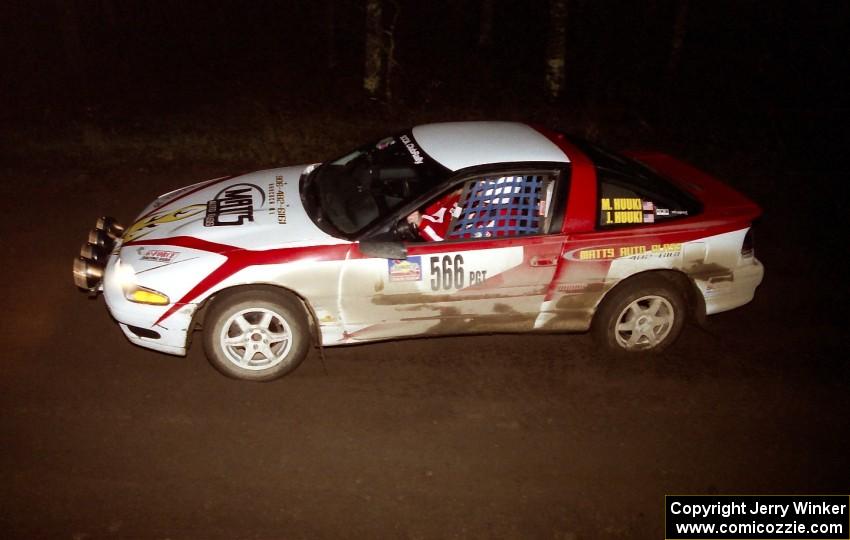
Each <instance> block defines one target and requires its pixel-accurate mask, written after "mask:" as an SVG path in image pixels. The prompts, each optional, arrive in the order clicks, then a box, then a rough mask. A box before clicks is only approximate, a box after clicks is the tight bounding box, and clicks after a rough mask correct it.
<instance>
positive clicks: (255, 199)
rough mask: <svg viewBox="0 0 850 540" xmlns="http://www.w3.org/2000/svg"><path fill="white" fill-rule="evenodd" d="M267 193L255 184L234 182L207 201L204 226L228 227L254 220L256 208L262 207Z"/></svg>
mask: <svg viewBox="0 0 850 540" xmlns="http://www.w3.org/2000/svg"><path fill="white" fill-rule="evenodd" d="M265 202H266V194H265V192H264V191H263V190H262V189H261V188H260V187H259V186H255V185H254V184H245V183H242V184H234V185H232V186H228V187H226V188H224V189H222V190H221V191H219V192H218V193H217V194H216V196H215V197H214V198H213V199H212V200H210V201H207V213H206V214H205V215H204V227H222V226H224V227H226V226H232V225H242V224H243V223H245V221H254V208H260V207H262V206H263V205H264V204H265Z"/></svg>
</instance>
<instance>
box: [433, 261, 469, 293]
mask: <svg viewBox="0 0 850 540" xmlns="http://www.w3.org/2000/svg"><path fill="white" fill-rule="evenodd" d="M462 288H463V256H461V255H455V256H454V257H452V256H451V255H443V256H442V257H431V290H432V291H439V290H440V289H443V290H445V291H447V290H449V289H462Z"/></svg>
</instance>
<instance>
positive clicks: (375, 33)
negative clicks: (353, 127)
mask: <svg viewBox="0 0 850 540" xmlns="http://www.w3.org/2000/svg"><path fill="white" fill-rule="evenodd" d="M382 15H383V13H382V10H381V0H366V50H365V56H366V65H365V70H364V73H363V89H364V90H366V94H368V95H369V97H370V98H376V97H377V95H378V89H379V88H380V87H381V78H382V77H381V74H382V72H383V60H384V47H383V38H384V32H383V25H382V22H381V18H382Z"/></svg>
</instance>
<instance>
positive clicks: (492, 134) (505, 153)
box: [413, 122, 570, 171]
mask: <svg viewBox="0 0 850 540" xmlns="http://www.w3.org/2000/svg"><path fill="white" fill-rule="evenodd" d="M413 137H414V138H415V139H416V142H417V143H419V146H421V147H422V149H423V150H424V151H425V152H426V153H427V154H428V155H429V156H431V157H432V158H434V159H435V160H437V161H438V162H439V163H441V164H442V165H444V166H445V167H447V168H449V169H451V170H452V171H456V170H458V169H463V168H465V167H472V166H475V165H483V164H486V163H508V162H517V161H555V162H569V161H570V160H569V158H568V157H567V155H566V154H564V152H563V151H562V150H561V149H560V148H558V147H557V146H556V145H555V143H553V142H552V141H550V140H549V139H548V138H546V136H544V135H543V134H542V133H540V132H539V131H537V130H535V129H534V128H532V127H530V126H527V125H526V124H519V123H516V122H446V123H442V124H426V125H424V126H417V127H415V128H413Z"/></svg>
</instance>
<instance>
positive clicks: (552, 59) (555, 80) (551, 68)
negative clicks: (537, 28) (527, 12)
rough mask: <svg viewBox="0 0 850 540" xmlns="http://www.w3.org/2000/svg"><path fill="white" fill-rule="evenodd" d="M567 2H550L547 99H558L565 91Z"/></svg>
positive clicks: (550, 0) (556, 0)
mask: <svg viewBox="0 0 850 540" xmlns="http://www.w3.org/2000/svg"><path fill="white" fill-rule="evenodd" d="M566 41H567V0H549V40H548V43H547V46H546V82H545V87H546V97H547V98H549V99H550V100H555V99H558V97H560V96H561V93H562V92H563V90H564V65H565V63H566V61H565V59H566V52H567V51H566Z"/></svg>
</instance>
